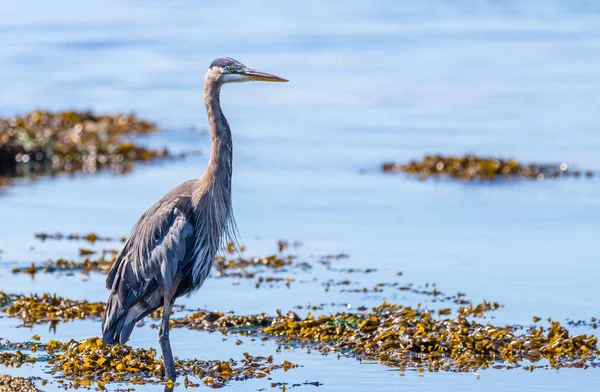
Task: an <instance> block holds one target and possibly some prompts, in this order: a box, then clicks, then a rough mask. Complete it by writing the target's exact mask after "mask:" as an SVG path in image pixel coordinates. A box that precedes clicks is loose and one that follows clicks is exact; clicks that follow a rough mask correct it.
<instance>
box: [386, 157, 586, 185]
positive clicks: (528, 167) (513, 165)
mask: <svg viewBox="0 0 600 392" xmlns="http://www.w3.org/2000/svg"><path fill="white" fill-rule="evenodd" d="M381 170H382V171H384V172H402V173H410V174H416V175H419V176H421V177H422V178H427V177H430V176H448V177H451V178H455V179H461V180H467V181H471V180H486V181H493V180H498V179H507V180H509V179H513V178H524V179H530V180H544V179H547V178H557V177H566V176H575V177H579V176H581V172H580V171H578V170H572V169H571V168H569V165H567V164H566V163H564V162H563V163H560V164H523V163H520V162H518V161H516V160H514V159H501V158H494V157H481V156H477V155H474V154H467V155H464V156H442V155H426V156H425V157H424V158H423V159H422V160H420V161H410V162H409V163H384V164H383V165H382V166H381ZM585 175H586V176H587V177H592V176H593V173H592V172H591V171H587V172H586V173H585Z"/></svg>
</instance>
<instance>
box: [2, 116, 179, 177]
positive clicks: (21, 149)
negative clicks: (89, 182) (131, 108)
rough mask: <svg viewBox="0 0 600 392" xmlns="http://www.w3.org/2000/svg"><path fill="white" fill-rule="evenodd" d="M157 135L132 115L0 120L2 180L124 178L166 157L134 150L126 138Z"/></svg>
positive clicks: (163, 152) (162, 151) (152, 151)
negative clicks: (81, 174)
mask: <svg viewBox="0 0 600 392" xmlns="http://www.w3.org/2000/svg"><path fill="white" fill-rule="evenodd" d="M155 131H156V127H155V125H154V124H152V123H149V122H147V121H145V120H141V119H139V118H137V117H136V116H134V115H123V114H117V115H102V116H98V115H95V114H93V113H91V112H73V111H65V112H56V113H53V112H45V111H35V112H32V113H29V114H26V115H23V116H17V117H15V118H12V119H6V118H0V177H4V178H5V179H6V178H10V177H21V176H37V175H42V174H55V173H60V172H75V171H86V172H95V171H96V170H98V169H99V168H104V167H106V168H110V169H111V170H113V171H116V172H124V171H127V170H129V169H130V168H131V166H132V164H133V162H136V161H150V160H153V159H156V158H161V157H165V156H168V155H169V154H168V151H167V150H165V149H158V150H157V149H149V148H145V147H141V146H138V145H135V144H134V143H132V142H131V141H129V140H126V137H128V136H134V135H140V134H149V133H152V132H155Z"/></svg>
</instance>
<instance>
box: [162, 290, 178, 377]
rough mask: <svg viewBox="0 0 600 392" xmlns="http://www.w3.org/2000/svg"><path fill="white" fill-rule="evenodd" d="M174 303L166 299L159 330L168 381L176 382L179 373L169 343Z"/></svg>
mask: <svg viewBox="0 0 600 392" xmlns="http://www.w3.org/2000/svg"><path fill="white" fill-rule="evenodd" d="M172 307H173V302H172V301H171V300H170V299H169V300H167V298H165V304H164V306H163V314H162V319H161V321H160V327H159V328H158V342H159V343H160V348H161V350H162V354H163V361H164V363H165V375H166V377H167V380H171V381H175V379H176V378H177V373H176V372H175V362H174V361H173V353H172V352H171V342H170V341H169V319H170V318H171V308H172Z"/></svg>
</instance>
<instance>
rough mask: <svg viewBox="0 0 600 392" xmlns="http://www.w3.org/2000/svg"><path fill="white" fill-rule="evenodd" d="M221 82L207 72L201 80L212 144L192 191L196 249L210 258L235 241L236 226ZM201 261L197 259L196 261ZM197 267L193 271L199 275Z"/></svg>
mask: <svg viewBox="0 0 600 392" xmlns="http://www.w3.org/2000/svg"><path fill="white" fill-rule="evenodd" d="M220 92H221V83H220V82H219V81H218V80H216V79H215V78H213V77H212V75H211V74H210V71H209V73H208V74H207V75H206V80H205V82H204V104H205V106H206V111H207V113H208V122H209V125H210V130H211V134H212V148H211V152H210V159H209V161H208V165H207V167H206V171H205V172H204V174H203V175H202V177H201V178H200V186H199V188H198V189H197V190H196V192H195V196H196V197H195V199H196V200H197V208H196V219H197V232H198V233H199V238H197V244H198V247H199V249H198V251H199V252H207V254H206V256H207V257H209V258H211V261H212V257H214V256H215V254H216V253H217V252H218V251H219V250H220V249H223V246H224V245H225V244H226V243H227V242H233V243H235V244H237V243H238V241H237V238H238V235H237V228H236V225H235V220H234V218H233V210H232V206H231V174H232V165H231V163H232V156H233V145H232V141H231V130H230V128H229V124H228V123H227V119H225V116H224V115H223V112H222V110H221V103H220V97H219V94H220ZM198 264H200V263H196V265H198ZM199 273H200V271H194V275H195V277H197V278H198V279H200V276H199Z"/></svg>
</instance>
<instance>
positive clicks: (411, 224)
mask: <svg viewBox="0 0 600 392" xmlns="http://www.w3.org/2000/svg"><path fill="white" fill-rule="evenodd" d="M0 15H1V16H2V23H1V24H0V89H1V91H2V94H0V115H2V116H13V115H15V114H20V113H24V112H27V111H30V110H32V109H36V108H43V109H52V110H62V109H69V108H76V109H93V110H94V111H97V112H129V111H133V112H135V113H136V114H138V115H139V116H141V117H144V118H147V119H150V120H152V121H156V122H157V123H158V124H159V126H160V127H161V128H162V129H163V130H164V132H162V133H161V134H158V135H156V136H153V137H152V138H151V139H150V140H149V141H148V143H151V144H153V145H157V146H158V145H160V146H162V145H167V146H168V147H170V148H171V149H173V150H187V149H200V150H202V151H203V152H204V153H205V154H204V155H201V156H197V157H196V156H192V157H189V158H187V159H185V160H183V161H178V162H164V163H160V164H154V165H142V166H137V167H136V168H135V170H134V172H133V173H131V174H129V175H127V176H114V175H111V174H108V173H100V174H97V175H94V176H84V175H77V176H60V177H59V178H56V179H42V180H39V181H36V182H34V183H24V184H22V185H21V186H17V187H12V188H7V189H4V190H3V191H2V195H1V196H0V249H2V250H3V251H4V253H3V254H2V255H1V257H2V260H1V261H0V266H1V268H0V282H1V283H0V288H3V289H4V290H5V291H6V292H11V293H29V292H56V293H58V294H59V295H64V296H69V297H70V298H76V299H84V298H85V299H90V300H98V301H104V300H105V299H106V296H107V292H106V290H105V288H104V282H103V277H100V276H93V277H92V278H91V279H90V280H88V281H85V282H84V281H82V280H81V279H80V278H79V277H60V278H57V277H55V276H38V277H36V280H35V281H34V282H32V281H31V280H30V278H29V277H23V276H20V277H14V276H12V275H11V273H10V269H11V268H12V267H14V266H15V265H26V264H29V263H31V262H32V261H42V260H45V259H47V258H50V257H59V256H65V255H66V254H68V253H69V252H73V249H72V248H73V246H72V244H68V243H65V242H60V243H45V244H43V245H40V244H39V243H36V242H34V239H33V234H34V233H35V232H39V231H49V232H55V231H61V232H66V233H70V232H89V231H96V232H98V233H100V234H104V235H113V236H119V235H126V234H127V233H128V232H129V230H130V228H131V227H132V225H133V224H134V223H135V221H136V220H137V218H138V217H139V216H140V215H141V214H142V213H143V211H145V209H146V208H148V207H149V206H150V205H151V204H152V203H153V202H154V201H155V200H156V199H158V198H160V197H161V196H162V195H163V194H164V193H165V192H166V191H167V190H169V189H171V188H172V187H174V186H175V185H177V184H179V183H180V182H182V181H184V180H187V179H190V178H194V177H198V176H199V175H200V174H201V173H202V171H203V170H204V165H205V163H206V160H207V155H206V152H207V151H208V148H209V144H210V137H209V135H208V134H207V133H206V131H205V130H206V114H205V111H204V107H203V101H202V84H203V79H204V73H205V71H206V69H207V67H208V65H209V64H210V63H211V61H212V60H213V59H214V58H216V57H221V56H231V57H234V58H236V59H238V60H240V61H242V62H243V63H245V64H246V65H248V66H250V67H253V68H257V69H260V70H264V71H267V72H272V73H275V74H278V75H281V76H284V77H286V78H288V79H289V80H290V83H288V84H266V83H265V84H260V83H255V84H244V85H232V86H226V87H225V88H224V89H223V93H222V95H223V98H222V104H223V108H224V111H225V114H226V116H227V117H228V120H229V122H230V124H231V127H232V131H233V137H234V150H235V153H234V180H233V187H234V189H233V197H234V209H235V212H236V219H237V222H238V225H239V228H240V232H241V234H242V237H243V239H244V242H245V243H246V245H247V246H248V248H249V252H250V253H252V254H256V255H261V254H266V253H268V252H272V251H273V250H274V245H275V242H276V240H278V239H282V238H283V239H288V240H298V241H301V242H302V243H303V244H304V246H302V247H301V248H299V249H298V250H297V252H296V253H299V254H300V255H301V256H302V257H304V258H306V259H309V260H311V255H314V256H319V255H324V254H329V253H339V252H344V253H348V254H349V255H350V256H351V257H350V258H349V259H347V260H344V261H343V262H340V263H341V264H340V266H344V267H355V268H356V267H362V268H365V267H371V268H377V269H378V272H377V273H376V274H373V275H369V276H365V277H361V278H360V279H361V282H364V284H365V285H367V286H369V285H371V286H372V285H374V284H375V283H377V282H381V281H386V282H390V281H395V280H402V281H403V282H405V283H406V282H413V283H415V284H424V283H425V282H435V283H436V284H437V286H438V288H439V289H440V290H442V291H444V292H448V293H456V292H459V291H460V292H464V293H467V294H468V296H469V297H470V298H471V299H473V300H474V301H480V300H483V299H489V300H495V301H498V302H500V303H501V304H503V305H504V306H505V308H503V309H502V310H501V311H499V312H498V313H496V314H495V316H496V322H502V323H509V324H529V323H530V322H531V317H532V316H534V315H535V316H540V317H544V318H545V317H552V318H553V319H555V320H560V321H565V320H566V319H589V318H590V317H592V316H598V315H599V314H600V304H599V303H598V300H597V299H598V298H599V297H600V285H599V284H598V283H597V277H598V276H599V275H600V264H599V263H598V262H597V260H598V251H597V249H598V245H597V244H598V238H599V235H600V224H599V222H600V182H599V180H598V179H597V178H596V179H591V180H587V179H568V180H554V181H550V180H548V181H543V182H520V181H515V182H510V183H502V184H499V185H498V184H496V185H490V184H465V183H453V182H450V181H425V182H423V181H418V180H416V179H414V178H410V177H406V176H402V175H400V176H395V175H382V174H380V173H379V165H380V164H381V163H382V162H383V161H387V160H398V161H403V160H409V159H412V158H419V157H420V156H422V155H423V154H425V153H436V152H440V153H444V154H449V153H457V154H461V153H464V152H476V153H478V154H484V155H486V154H492V155H497V156H505V157H516V158H518V159H519V160H523V161H537V162H567V163H569V164H570V165H576V166H578V167H579V168H582V169H590V170H593V171H596V172H598V171H600V155H599V154H598V151H599V150H600V133H599V129H600V110H599V107H600V4H599V3H596V2H592V1H545V2H524V1H503V2H500V3H499V2H494V1H456V2H452V3H448V2H445V1H403V2H389V1H368V2H367V1H346V2H333V1H331V2H322V1H317V0H314V1H305V2H301V3H285V2H269V1H255V2H251V3H250V2H243V1H229V2H210V3H209V2H199V1H177V2H175V1H162V0H155V1H148V0H146V1H134V0H129V1H118V0H107V1H103V2H81V1H70V0H60V1H54V2H46V1H40V0H23V1H19V2H17V1H5V2H2V3H0ZM32 246H33V248H32ZM313 260H314V258H313ZM397 271H402V272H403V273H404V275H403V276H402V277H401V278H399V277H396V276H395V275H394V274H395V273H396V272H397ZM314 274H315V275H316V276H317V277H319V275H318V271H316V272H315V273H314ZM275 290H276V291H273V290H267V289H260V290H256V289H254V286H253V285H251V284H246V283H242V284H241V285H239V286H232V285H231V283H230V282H226V281H224V280H219V279H210V280H208V281H207V283H206V284H205V286H204V287H203V289H201V290H200V292H199V293H197V294H196V295H194V296H193V297H191V298H189V299H185V300H184V301H182V302H183V303H185V304H186V306H187V307H189V308H195V307H205V306H206V307H207V308H209V309H221V310H225V309H233V310H235V311H238V312H241V313H254V312H261V311H265V312H268V313H273V312H274V310H275V309H278V308H280V309H284V310H285V309H290V308H292V307H293V306H295V305H298V304H304V303H306V302H307V301H308V302H311V303H320V302H328V303H329V302H336V303H351V304H353V305H354V306H358V305H367V306H368V305H375V304H378V303H380V302H381V301H382V300H384V299H388V300H394V301H398V302H400V303H401V304H404V305H415V304H416V303H418V302H421V301H422V300H423V298H419V297H418V296H414V295H410V294H393V293H392V294H390V293H383V294H381V295H373V294H370V295H367V294H356V293H343V292H339V291H332V292H330V293H328V294H325V293H324V291H323V287H322V286H321V282H320V281H318V282H312V283H307V284H301V283H298V284H293V285H292V286H291V288H290V289H287V288H278V289H275ZM274 294H276V295H274ZM330 310H331V311H337V310H339V309H335V308H333V309H330ZM17 324H18V323H17V322H15V321H14V320H7V319H0V337H6V338H10V339H11V340H13V341H18V340H19V339H21V340H23V339H28V338H29V337H30V336H31V335H32V334H34V333H40V334H41V335H42V339H43V340H45V339H48V338H50V337H53V338H57V339H61V340H68V339H70V338H72V337H74V338H84V337H88V336H90V335H98V334H100V324H99V323H97V322H75V323H71V324H66V325H60V326H59V328H58V330H57V332H56V335H54V334H51V333H49V332H48V331H47V326H41V327H35V328H33V330H29V329H24V328H15V326H16V325H17ZM580 330H581V331H583V332H588V331H586V330H585V329H582V328H580ZM172 341H173V345H174V352H175V355H177V356H180V357H184V358H199V359H214V358H229V357H234V358H235V357H239V356H240V355H241V353H242V352H243V351H250V352H251V353H252V354H257V355H258V354H260V353H263V354H269V353H272V352H273V351H274V349H275V347H276V345H275V344H274V343H268V342H267V343H255V342H250V341H247V342H246V343H245V344H244V345H243V346H242V347H237V346H236V345H235V344H233V342H234V341H235V339H229V340H228V341H226V342H223V341H222V339H221V336H220V335H216V334H208V333H202V332H195V331H185V330H176V331H174V332H173V333H172ZM131 343H132V344H133V345H134V346H140V347H157V342H156V331H155V330H151V329H149V328H141V329H138V330H136V331H134V334H133V336H132V341H131ZM277 357H278V358H279V357H281V358H284V359H289V360H291V361H293V362H296V363H299V364H301V365H302V366H303V367H302V368H300V369H296V370H293V371H290V372H288V373H285V374H284V373H281V374H279V373H278V374H276V375H274V378H275V381H286V382H290V383H293V382H303V381H307V380H308V381H319V382H321V383H323V384H324V385H323V386H321V387H320V389H323V390H327V391H339V390H390V391H391V390H398V389H403V390H409V391H411V390H440V389H443V390H448V391H465V390H473V391H475V390H477V391H479V390H490V391H532V390H544V391H547V390H598V388H600V381H599V378H598V376H599V374H598V371H597V370H587V371H583V370H579V369H573V370H561V371H558V372H555V371H536V372H534V373H533V374H529V373H527V372H524V371H523V370H513V371H510V372H505V371H497V370H490V371H484V372H481V378H480V379H476V378H475V377H473V375H470V374H447V373H446V374H444V373H439V374H425V375H424V376H423V375H421V374H416V373H410V372H409V373H406V375H405V376H404V377H402V378H401V377H399V376H398V372H395V371H391V370H389V369H386V368H384V367H381V366H379V365H376V364H360V363H358V362H356V361H354V360H352V359H344V358H342V359H340V360H338V359H337V358H332V357H322V356H321V355H319V354H311V355H308V354H306V353H304V351H302V350H299V351H293V350H292V351H284V352H283V353H281V354H278V355H277ZM42 370H43V369H41V368H35V369H31V368H27V367H24V368H21V369H18V370H16V369H8V372H9V373H11V374H25V375H29V374H34V373H35V374H40V375H43V373H42ZM2 371H3V372H4V369H3V370H2ZM270 382H271V380H253V381H250V382H247V383H241V384H236V383H232V384H230V385H228V388H231V389H234V388H238V389H240V388H241V389H243V390H256V389H260V388H267V389H270ZM374 384H375V385H374ZM50 388H55V386H53V385H51V386H50ZM301 388H302V390H310V389H311V388H314V387H309V386H303V387H301ZM136 390H141V391H151V390H152V391H153V390H160V388H159V387H156V386H145V387H139V388H136Z"/></svg>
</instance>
